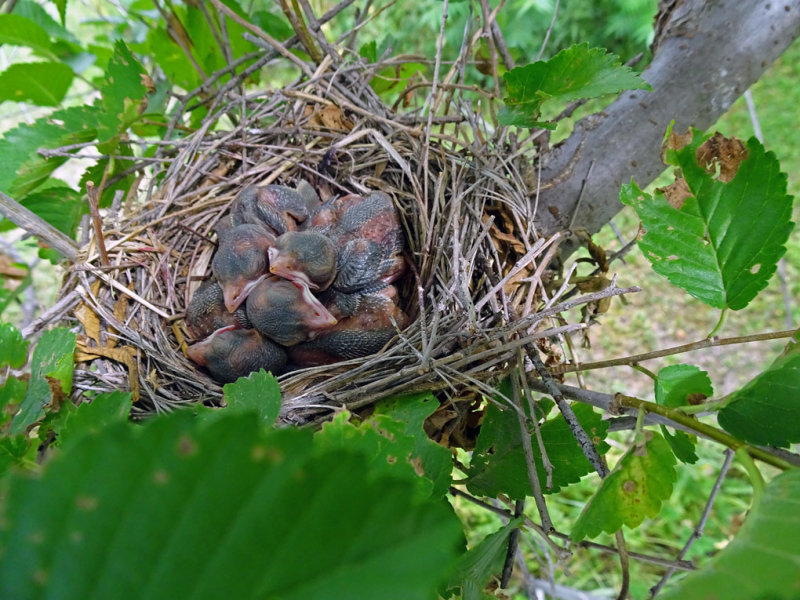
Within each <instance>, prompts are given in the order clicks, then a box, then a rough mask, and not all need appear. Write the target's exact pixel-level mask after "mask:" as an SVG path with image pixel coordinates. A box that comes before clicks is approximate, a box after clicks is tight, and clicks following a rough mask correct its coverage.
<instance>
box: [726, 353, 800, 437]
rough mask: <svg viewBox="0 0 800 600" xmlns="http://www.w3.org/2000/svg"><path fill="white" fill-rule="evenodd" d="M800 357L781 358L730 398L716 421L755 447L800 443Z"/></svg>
mask: <svg viewBox="0 0 800 600" xmlns="http://www.w3.org/2000/svg"><path fill="white" fill-rule="evenodd" d="M798 390H800V353H798V352H790V353H788V354H784V355H782V356H780V357H779V358H778V359H777V360H776V361H775V362H774V363H773V364H772V365H771V366H770V367H769V368H768V369H767V370H766V371H764V372H763V373H761V374H760V375H758V376H757V377H756V378H755V379H753V380H752V381H750V383H748V384H747V385H745V386H744V387H743V388H742V389H740V390H738V391H736V392H734V393H733V394H731V396H730V398H729V401H728V403H727V404H726V405H725V406H724V407H723V408H722V409H720V411H719V413H718V414H717V419H718V421H719V424H720V426H721V427H722V428H723V429H725V430H726V431H727V432H728V433H730V434H731V435H734V436H736V437H738V438H739V439H741V440H745V441H748V442H752V443H754V444H763V445H767V446H788V445H789V444H791V443H794V442H800V402H798V397H797V391H798Z"/></svg>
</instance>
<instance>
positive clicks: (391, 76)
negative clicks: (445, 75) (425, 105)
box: [369, 63, 425, 94]
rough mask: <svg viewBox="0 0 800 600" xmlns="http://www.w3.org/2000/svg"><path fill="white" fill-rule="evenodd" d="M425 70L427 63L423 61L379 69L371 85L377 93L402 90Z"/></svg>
mask: <svg viewBox="0 0 800 600" xmlns="http://www.w3.org/2000/svg"><path fill="white" fill-rule="evenodd" d="M424 70H425V65H424V64H422V63H402V64H399V65H396V66H394V67H387V68H385V69H381V70H380V71H378V72H377V73H376V74H375V77H373V78H372V79H371V80H370V82H369V85H370V87H371V88H372V89H373V90H375V93H376V94H386V93H388V92H392V91H394V92H401V91H403V90H404V89H405V87H406V84H407V83H408V80H409V79H411V78H412V77H413V76H414V75H415V74H417V73H420V72H422V71H424Z"/></svg>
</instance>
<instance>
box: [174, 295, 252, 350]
mask: <svg viewBox="0 0 800 600" xmlns="http://www.w3.org/2000/svg"><path fill="white" fill-rule="evenodd" d="M231 325H234V326H236V327H241V328H248V327H252V325H251V324H250V321H248V320H247V313H246V312H245V309H244V307H243V306H240V307H239V308H238V309H236V311H235V312H233V313H230V312H228V310H227V309H226V308H225V298H224V296H223V293H222V288H221V287H220V285H219V284H218V283H217V282H216V281H206V282H203V283H202V284H201V285H200V287H199V288H197V291H195V293H194V295H193V296H192V301H191V302H190V303H189V307H188V308H187V309H186V328H187V329H188V330H189V334H190V335H191V336H192V337H193V338H195V339H203V338H205V337H208V336H209V335H211V334H212V333H213V332H214V331H216V330H217V329H220V328H222V327H229V326H231Z"/></svg>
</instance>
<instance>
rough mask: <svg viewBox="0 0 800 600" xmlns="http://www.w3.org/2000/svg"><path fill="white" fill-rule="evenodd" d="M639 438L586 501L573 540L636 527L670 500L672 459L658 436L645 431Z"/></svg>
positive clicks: (664, 443) (573, 530)
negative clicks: (624, 527) (640, 438)
mask: <svg viewBox="0 0 800 600" xmlns="http://www.w3.org/2000/svg"><path fill="white" fill-rule="evenodd" d="M642 437H643V439H642V440H640V441H638V442H636V443H635V444H634V446H633V447H632V448H631V449H630V450H628V452H627V453H626V454H625V456H623V457H622V458H621V459H620V461H619V463H618V464H617V466H616V467H615V468H614V470H613V471H612V472H611V473H610V474H609V475H608V477H606V478H605V479H604V480H603V483H602V484H601V485H600V488H599V489H598V490H597V492H595V494H594V496H592V497H591V498H590V499H589V502H588V503H587V504H586V506H585V507H584V509H583V512H582V513H581V515H580V517H578V520H577V521H576V522H575V525H574V526H573V528H572V531H571V532H570V538H571V539H572V540H574V541H576V542H577V541H580V540H582V539H583V538H585V537H590V538H591V537H595V536H597V535H599V534H600V533H601V532H603V531H605V532H606V533H615V532H617V531H619V530H620V529H621V528H622V526H623V525H627V526H628V527H638V526H639V525H640V524H641V522H642V521H644V519H645V518H647V517H654V516H656V515H657V514H658V513H659V511H660V510H661V504H662V503H663V502H664V501H665V500H667V499H668V498H669V497H670V494H672V486H673V485H674V484H675V481H676V480H677V474H676V472H675V462H676V461H675V456H674V455H673V454H672V450H671V449H670V446H669V444H668V443H667V442H666V441H665V440H664V438H663V437H661V435H659V434H658V433H656V432H654V431H647V430H645V431H643V432H642Z"/></svg>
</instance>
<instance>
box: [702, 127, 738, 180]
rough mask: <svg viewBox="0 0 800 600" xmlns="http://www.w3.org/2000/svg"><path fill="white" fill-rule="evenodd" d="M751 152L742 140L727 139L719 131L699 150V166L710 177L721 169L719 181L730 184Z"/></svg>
mask: <svg viewBox="0 0 800 600" xmlns="http://www.w3.org/2000/svg"><path fill="white" fill-rule="evenodd" d="M748 154H749V152H748V151H747V147H746V146H745V145H744V144H743V143H742V141H741V140H739V139H737V138H734V137H730V138H726V137H725V136H724V135H722V134H721V133H720V132H719V131H715V132H714V135H712V136H711V137H710V138H708V139H707V140H706V141H705V142H703V143H702V144H701V145H700V147H699V148H698V149H697V155H696V158H697V164H699V165H700V166H701V167H703V168H704V169H705V170H706V172H707V173H708V174H709V175H715V174H716V173H717V170H718V169H719V180H720V181H722V182H723V183H728V182H729V181H731V180H732V179H733V178H734V177H735V176H736V172H737V171H738V170H739V165H741V164H742V161H744V160H745V159H746V158H747V156H748Z"/></svg>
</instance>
